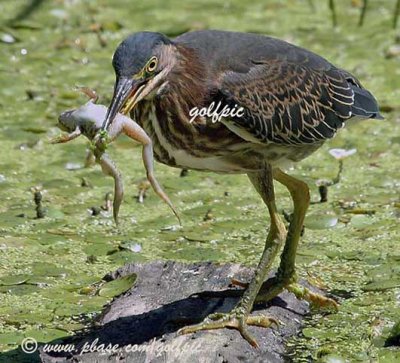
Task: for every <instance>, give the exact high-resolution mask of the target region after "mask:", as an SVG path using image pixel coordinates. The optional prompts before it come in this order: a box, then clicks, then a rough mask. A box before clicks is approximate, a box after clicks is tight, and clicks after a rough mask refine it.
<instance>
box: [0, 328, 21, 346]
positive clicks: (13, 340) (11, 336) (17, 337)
mask: <svg viewBox="0 0 400 363" xmlns="http://www.w3.org/2000/svg"><path fill="white" fill-rule="evenodd" d="M23 339H24V336H23V334H22V333H20V332H17V331H15V332H11V333H1V334H0V342H1V344H8V345H17V344H19V343H21V341H22V340H23Z"/></svg>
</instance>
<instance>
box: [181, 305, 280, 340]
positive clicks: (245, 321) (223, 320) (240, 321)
mask: <svg viewBox="0 0 400 363" xmlns="http://www.w3.org/2000/svg"><path fill="white" fill-rule="evenodd" d="M273 324H274V325H276V326H278V321H277V320H276V319H274V318H270V317H268V316H266V315H249V314H247V313H245V312H243V309H242V308H240V307H239V306H237V307H236V308H234V309H233V310H232V311H231V312H229V313H214V314H211V315H209V316H208V317H207V318H205V319H204V320H203V321H202V322H201V323H199V324H195V325H189V326H186V327H184V328H182V329H179V330H178V334H188V333H194V332H197V331H200V330H212V329H223V328H231V329H236V330H238V331H239V332H240V334H241V335H242V337H243V338H244V339H246V340H247V341H248V342H249V343H250V344H251V345H252V346H253V347H256V348H257V347H258V343H257V341H256V340H255V338H254V337H253V336H252V335H251V334H250V332H249V331H248V326H249V325H253V326H259V327H262V328H268V327H270V326H271V325H273Z"/></svg>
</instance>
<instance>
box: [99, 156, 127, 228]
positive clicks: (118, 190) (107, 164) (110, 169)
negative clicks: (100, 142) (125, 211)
mask: <svg viewBox="0 0 400 363" xmlns="http://www.w3.org/2000/svg"><path fill="white" fill-rule="evenodd" d="M94 154H95V156H96V161H97V162H98V163H99V164H100V165H101V169H102V170H103V173H104V174H106V175H109V176H112V177H113V179H114V201H113V217H114V221H115V223H116V224H118V213H119V208H120V206H121V203H122V199H123V197H124V185H123V183H122V177H121V174H120V172H119V171H118V169H117V167H116V166H115V164H114V162H113V161H112V159H111V158H110V157H109V156H108V154H106V153H98V152H96V151H95V152H94Z"/></svg>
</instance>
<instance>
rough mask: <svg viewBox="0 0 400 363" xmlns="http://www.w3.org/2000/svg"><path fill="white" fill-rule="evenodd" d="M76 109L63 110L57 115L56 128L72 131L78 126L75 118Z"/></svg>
mask: <svg viewBox="0 0 400 363" xmlns="http://www.w3.org/2000/svg"><path fill="white" fill-rule="evenodd" d="M76 111H77V109H73V110H68V111H64V112H63V113H61V114H60V116H58V125H57V126H58V128H59V129H60V130H61V131H65V132H73V131H74V130H75V129H76V127H77V126H78V120H77V118H76V115H75V113H76Z"/></svg>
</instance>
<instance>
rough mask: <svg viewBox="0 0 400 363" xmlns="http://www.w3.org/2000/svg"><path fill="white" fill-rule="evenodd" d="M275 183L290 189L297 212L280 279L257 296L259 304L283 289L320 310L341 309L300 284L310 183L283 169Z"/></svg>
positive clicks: (289, 235) (277, 174)
mask: <svg viewBox="0 0 400 363" xmlns="http://www.w3.org/2000/svg"><path fill="white" fill-rule="evenodd" d="M274 179H275V180H277V181H278V182H280V183H281V184H283V185H284V186H286V187H287V189H288V190H289V192H290V195H291V196H292V199H293V206H294V212H293V217H292V220H291V222H290V225H289V230H288V234H287V237H286V242H285V246H284V249H283V252H282V255H281V263H280V266H279V269H278V273H277V275H276V277H275V278H274V279H272V280H270V281H268V282H267V283H266V284H265V285H264V286H263V287H262V290H261V291H260V294H259V295H258V296H257V302H260V301H268V300H271V299H272V298H274V297H275V296H276V295H278V294H279V293H280V292H281V291H282V290H283V289H287V290H289V291H290V292H293V293H294V294H295V295H296V297H297V298H302V299H304V300H307V301H309V302H310V303H312V304H313V305H318V306H320V307H330V308H334V309H335V310H336V309H337V307H338V304H337V303H336V301H334V300H332V299H329V298H327V297H324V296H322V295H319V294H315V293H313V292H311V291H310V290H309V289H307V288H306V287H303V286H301V285H298V284H297V283H296V281H297V276H296V271H295V259H296V252H297V247H298V244H299V240H300V235H301V231H302V228H303V223H304V217H305V215H306V211H307V209H308V206H309V204H310V193H309V189H308V186H307V184H306V183H304V182H302V181H301V180H298V179H295V178H293V177H291V176H289V175H287V174H285V173H284V172H283V171H281V170H279V169H275V170H274Z"/></svg>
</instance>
